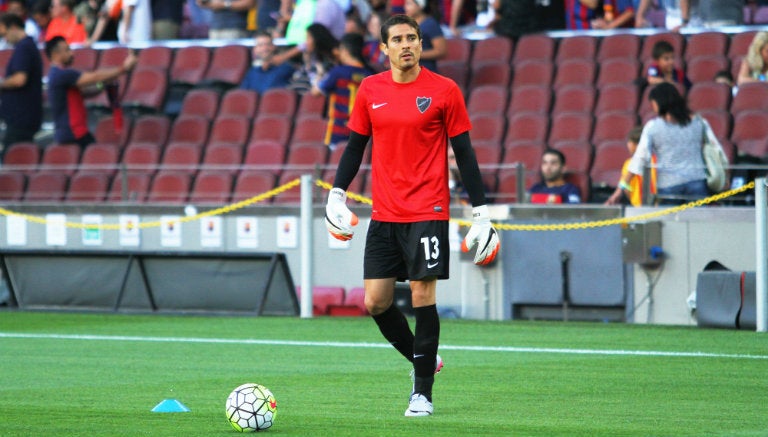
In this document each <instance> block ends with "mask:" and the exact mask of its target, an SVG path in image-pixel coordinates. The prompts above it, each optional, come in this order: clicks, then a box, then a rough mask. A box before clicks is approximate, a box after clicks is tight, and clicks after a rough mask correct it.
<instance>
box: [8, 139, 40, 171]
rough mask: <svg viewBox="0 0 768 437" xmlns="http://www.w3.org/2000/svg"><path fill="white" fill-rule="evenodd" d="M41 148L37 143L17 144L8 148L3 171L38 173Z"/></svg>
mask: <svg viewBox="0 0 768 437" xmlns="http://www.w3.org/2000/svg"><path fill="white" fill-rule="evenodd" d="M40 155H41V152H40V146H38V145H37V144H36V143H27V142H22V143H15V144H11V145H10V146H8V147H7V150H6V151H5V156H4V157H3V167H2V169H3V170H13V171H19V172H22V173H26V174H30V173H34V172H35V171H37V165H38V163H39V162H40Z"/></svg>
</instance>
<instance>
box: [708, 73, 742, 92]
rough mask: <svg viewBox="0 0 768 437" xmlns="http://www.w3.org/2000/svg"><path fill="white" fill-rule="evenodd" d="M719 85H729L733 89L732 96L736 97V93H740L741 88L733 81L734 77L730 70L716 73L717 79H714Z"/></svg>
mask: <svg viewBox="0 0 768 437" xmlns="http://www.w3.org/2000/svg"><path fill="white" fill-rule="evenodd" d="M712 80H714V81H715V82H717V83H722V84H725V85H728V87H729V88H730V89H731V94H732V95H733V96H736V93H738V92H739V87H738V85H736V82H735V81H734V80H733V75H732V74H731V72H730V71H729V70H720V71H718V72H717V73H715V77H714V78H713V79H712Z"/></svg>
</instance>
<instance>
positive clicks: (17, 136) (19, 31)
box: [0, 13, 43, 157]
mask: <svg viewBox="0 0 768 437" xmlns="http://www.w3.org/2000/svg"><path fill="white" fill-rule="evenodd" d="M0 34H2V35H3V37H5V38H6V39H7V41H8V42H9V43H10V44H12V45H13V46H14V48H13V53H12V54H11V57H10V59H9V60H8V64H7V65H6V67H5V78H3V79H1V80H0V93H1V94H0V118H2V119H3V120H5V123H6V131H5V138H4V140H3V144H4V146H5V148H7V147H8V146H9V145H11V144H13V143H17V142H21V141H33V140H34V137H35V133H37V131H38V130H40V124H41V122H42V119H43V86H42V83H43V61H42V59H41V58H40V51H39V50H38V49H37V44H36V43H35V41H34V40H33V39H32V37H30V36H28V35H27V34H26V33H25V32H24V21H23V20H22V19H21V17H19V16H17V15H14V14H9V13H6V14H4V15H3V16H2V17H0ZM0 157H2V156H1V155H0Z"/></svg>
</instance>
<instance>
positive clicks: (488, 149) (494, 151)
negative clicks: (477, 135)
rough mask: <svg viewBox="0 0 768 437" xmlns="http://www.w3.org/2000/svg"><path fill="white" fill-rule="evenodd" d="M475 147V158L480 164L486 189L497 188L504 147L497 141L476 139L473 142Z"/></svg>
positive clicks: (491, 190) (492, 189)
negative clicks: (497, 174) (497, 176)
mask: <svg viewBox="0 0 768 437" xmlns="http://www.w3.org/2000/svg"><path fill="white" fill-rule="evenodd" d="M472 148H473V149H475V158H476V159H477V164H478V165H479V166H480V175H481V177H482V179H483V185H484V186H485V188H486V191H489V192H493V191H495V190H496V173H497V170H498V166H499V162H500V161H501V152H502V148H501V146H500V145H499V143H498V142H496V141H475V142H473V143H472Z"/></svg>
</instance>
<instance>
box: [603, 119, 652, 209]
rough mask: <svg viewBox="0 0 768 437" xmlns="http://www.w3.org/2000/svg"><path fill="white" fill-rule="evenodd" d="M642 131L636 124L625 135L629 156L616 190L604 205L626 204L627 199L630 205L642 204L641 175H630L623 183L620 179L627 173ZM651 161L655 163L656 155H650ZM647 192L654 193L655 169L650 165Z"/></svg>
mask: <svg viewBox="0 0 768 437" xmlns="http://www.w3.org/2000/svg"><path fill="white" fill-rule="evenodd" d="M642 133H643V127H642V126H636V127H634V128H632V130H631V131H629V136H628V137H627V150H629V158H628V159H627V160H626V161H624V165H623V166H622V167H621V178H620V179H619V184H618V186H617V187H616V191H614V192H613V194H611V197H609V198H608V200H606V201H605V204H606V205H617V204H619V203H622V204H626V202H627V201H628V202H629V203H630V204H631V205H632V206H641V205H642V204H643V176H641V175H632V176H630V179H629V183H627V184H624V183H622V181H623V180H624V178H625V177H626V175H627V174H628V173H629V162H630V161H631V160H632V155H634V154H635V150H637V144H638V143H639V142H640V135H641V134H642ZM651 162H652V163H653V165H654V166H655V165H656V156H652V157H651ZM649 193H650V194H656V169H655V168H654V167H651V184H650V186H649Z"/></svg>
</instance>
